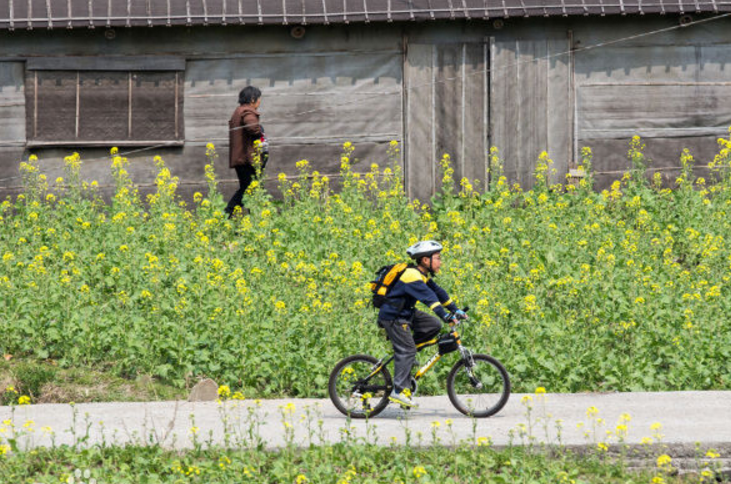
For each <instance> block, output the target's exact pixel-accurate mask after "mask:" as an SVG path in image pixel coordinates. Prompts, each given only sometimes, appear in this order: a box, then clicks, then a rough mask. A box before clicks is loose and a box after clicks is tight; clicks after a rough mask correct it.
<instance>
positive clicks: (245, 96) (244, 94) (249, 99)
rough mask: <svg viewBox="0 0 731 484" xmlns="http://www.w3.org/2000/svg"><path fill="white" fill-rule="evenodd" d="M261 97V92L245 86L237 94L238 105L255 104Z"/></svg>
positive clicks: (255, 88)
mask: <svg viewBox="0 0 731 484" xmlns="http://www.w3.org/2000/svg"><path fill="white" fill-rule="evenodd" d="M260 97H261V91H260V90H259V88H257V87H254V86H246V87H245V88H243V89H242V90H241V92H240V93H239V104H251V103H255V102H256V100H257V99H259V98H260Z"/></svg>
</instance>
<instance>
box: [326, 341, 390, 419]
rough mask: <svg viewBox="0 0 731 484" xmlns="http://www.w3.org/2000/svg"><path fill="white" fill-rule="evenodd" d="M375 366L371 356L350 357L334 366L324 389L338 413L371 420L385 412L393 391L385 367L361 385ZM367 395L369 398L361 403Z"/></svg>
mask: <svg viewBox="0 0 731 484" xmlns="http://www.w3.org/2000/svg"><path fill="white" fill-rule="evenodd" d="M377 363H378V360H377V359H376V358H374V357H372V356H370V355H352V356H348V357H346V358H343V359H342V360H340V361H339V362H338V363H337V364H336V365H335V367H334V368H333V370H332V372H330V379H329V381H328V385H327V388H328V393H329V395H330V400H331V401H332V402H333V405H335V408H337V409H338V411H340V413H342V414H343V415H347V416H349V417H351V418H366V417H368V418H370V417H375V416H376V415H378V414H379V413H381V412H382V411H383V409H384V408H386V406H387V405H388V396H389V395H390V393H391V389H392V388H393V384H392V380H391V374H390V373H389V371H388V368H386V367H385V365H384V366H383V368H381V370H380V371H379V372H378V373H376V374H375V375H374V376H373V377H372V378H371V379H370V380H369V381H368V382H365V381H364V379H365V378H366V377H368V375H369V374H370V373H371V372H372V371H373V369H374V367H375V365H376V364H377ZM374 379H375V380H374ZM341 391H342V392H343V393H344V394H343V395H341ZM368 393H370V394H371V398H365V399H364V398H363V396H364V395H366V394H368ZM344 397H345V398H344ZM373 402H375V405H374V404H373Z"/></svg>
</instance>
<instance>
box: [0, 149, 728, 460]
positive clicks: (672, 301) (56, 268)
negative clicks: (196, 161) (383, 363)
mask: <svg viewBox="0 0 731 484" xmlns="http://www.w3.org/2000/svg"><path fill="white" fill-rule="evenodd" d="M719 144H720V150H719V154H718V155H717V156H716V158H715V159H714V160H713V161H711V162H710V163H709V164H708V173H709V174H710V176H708V177H707V179H702V178H696V177H695V176H694V171H693V167H694V163H695V161H694V160H693V158H692V156H691V155H690V154H689V153H687V152H684V153H683V155H682V159H681V162H682V166H683V168H682V171H681V173H680V175H679V176H678V178H677V179H676V180H675V183H674V186H673V187H670V188H669V187H667V186H663V184H662V183H661V180H660V178H659V177H657V176H655V177H651V178H647V177H646V168H647V166H646V165H647V160H646V158H645V156H644V154H643V150H642V148H643V147H642V144H641V140H640V139H639V138H636V139H634V140H633V142H632V145H631V146H630V149H629V152H628V156H629V159H630V161H631V162H632V166H633V169H632V170H631V171H630V172H628V173H627V174H626V175H625V176H624V177H623V178H622V179H621V180H617V181H616V182H615V183H614V184H613V185H612V186H611V189H608V190H605V191H595V190H594V189H593V183H592V168H591V162H592V155H591V151H590V150H589V149H585V150H584V151H583V154H582V166H581V169H582V170H583V171H584V173H585V177H584V178H582V179H581V180H580V182H577V183H575V184H570V183H559V182H555V174H554V171H553V168H552V162H551V160H550V158H549V157H548V155H547V154H545V153H544V154H543V155H541V157H540V159H539V160H538V163H537V168H536V171H535V182H534V184H533V187H532V188H530V189H528V188H523V187H520V186H517V185H512V186H511V185H509V183H508V181H507V180H506V178H505V177H504V176H503V174H502V168H501V164H502V162H501V160H500V158H499V153H498V152H497V150H493V151H492V153H491V163H490V165H491V166H490V170H489V172H488V173H486V174H485V176H486V177H489V178H488V179H489V190H486V191H484V192H482V191H480V190H478V189H477V188H476V187H478V186H481V184H478V183H477V182H476V181H475V180H467V179H463V180H454V171H453V169H452V167H451V165H450V160H449V157H448V156H447V155H445V157H444V158H443V159H442V160H441V168H442V177H443V178H442V184H441V185H442V186H441V191H440V193H439V194H438V195H437V197H435V200H434V201H433V203H432V204H430V205H427V204H426V203H425V202H426V201H411V200H409V199H408V198H407V197H406V195H405V194H404V191H403V189H402V186H403V183H402V181H403V180H402V173H401V171H400V169H399V166H398V163H397V160H398V157H399V153H398V149H399V147H398V144H397V143H396V142H394V143H392V145H391V150H390V157H389V159H384V160H375V161H377V162H378V163H377V164H376V163H374V164H373V165H371V166H370V167H369V168H368V169H366V170H365V171H366V172H365V173H358V172H356V171H355V170H354V169H353V163H354V162H355V159H354V157H353V154H354V147H353V146H352V145H351V144H350V143H346V144H345V145H344V147H343V154H342V159H341V172H340V175H339V176H338V177H333V178H335V179H330V178H329V177H327V176H323V175H321V174H320V173H318V172H317V171H314V170H313V169H312V167H311V164H310V163H308V162H307V161H306V160H302V161H300V162H299V163H298V164H297V167H298V170H299V176H297V177H287V176H285V175H283V174H282V175H279V177H278V179H279V185H280V190H281V196H280V197H276V198H275V197H272V196H271V195H270V194H268V193H267V192H266V191H265V190H264V189H263V188H262V186H261V185H260V184H259V183H258V182H254V183H252V186H251V187H250V189H249V193H248V194H247V195H246V198H245V204H246V207H247V208H248V209H249V211H248V212H247V213H245V214H241V215H240V216H238V217H235V218H233V219H231V220H229V219H227V218H226V216H225V214H224V211H223V207H224V201H223V197H222V195H221V194H220V192H219V191H218V187H217V181H216V175H215V172H214V170H213V160H214V159H215V157H216V156H217V155H216V153H215V148H214V147H213V145H209V146H208V151H207V155H208V157H209V164H208V165H207V167H206V171H205V173H206V180H207V182H208V191H207V193H206V194H201V193H198V194H196V195H195V197H194V202H193V204H192V205H188V204H186V203H185V202H183V201H181V200H180V198H179V197H178V196H177V195H176V190H177V187H178V184H179V180H178V178H177V177H175V176H174V174H173V173H171V171H170V170H169V169H168V168H167V167H166V166H165V163H164V161H163V160H162V159H161V158H160V157H155V159H154V163H155V164H156V166H157V177H156V179H155V184H156V190H155V191H154V193H152V194H151V195H149V196H148V197H147V198H145V199H143V198H142V197H141V196H140V195H139V191H138V189H137V187H136V186H135V184H134V183H133V182H132V181H131V178H130V175H129V173H128V171H127V168H128V161H127V160H126V159H125V158H123V157H121V156H119V154H118V153H117V152H116V150H113V152H112V155H111V166H110V169H111V171H112V174H113V176H114V180H115V183H116V190H115V193H114V195H113V197H112V198H111V200H110V201H104V200H103V199H102V198H101V197H100V196H99V194H98V188H97V187H96V184H95V183H87V182H82V181H81V180H82V177H81V175H80V173H81V171H82V170H83V168H82V161H81V159H80V158H79V156H78V155H76V154H74V155H72V156H69V157H68V158H67V159H66V169H65V173H64V176H63V177H60V178H58V179H56V180H55V182H53V183H52V182H50V181H49V180H48V177H47V176H46V175H45V174H43V172H42V169H41V162H40V160H38V159H37V158H36V157H35V156H31V157H30V158H29V159H28V160H27V161H25V162H23V163H22V164H21V172H22V173H23V176H24V183H25V187H26V190H25V192H24V193H23V194H21V195H19V196H18V197H17V198H15V199H8V200H6V201H4V202H2V204H1V205H0V256H2V261H1V262H0V267H2V270H0V301H2V304H0V324H1V325H2V338H0V351H2V353H3V354H12V355H14V356H15V357H16V358H28V359H38V360H47V359H51V360H54V361H55V362H56V363H57V364H58V365H60V366H65V367H101V368H105V369H108V370H109V371H113V372H114V373H116V374H118V375H122V376H125V377H135V376H137V375H150V376H153V377H155V378H158V379H161V380H164V381H167V382H170V383H172V384H174V385H177V386H179V387H184V386H186V385H190V384H191V382H195V381H196V380H197V379H198V378H199V377H201V376H204V375H205V376H210V377H213V378H214V379H216V380H217V381H218V382H220V383H225V384H227V385H229V386H230V388H231V391H240V392H242V394H243V395H246V396H247V397H248V396H256V397H269V396H281V395H289V396H307V397H323V396H325V395H326V382H327V377H328V374H329V371H330V369H331V368H332V366H333V364H334V363H335V362H336V361H338V360H339V359H340V358H342V357H343V356H345V355H346V354H350V353H355V352H366V353H372V354H375V355H378V356H380V355H383V354H385V353H386V352H387V351H388V350H389V347H390V345H389V344H388V342H387V341H385V339H384V338H383V336H382V335H381V334H380V333H379V331H378V330H377V328H376V325H375V317H376V313H375V311H374V310H373V308H371V307H369V300H370V293H369V290H368V282H369V281H370V279H371V278H372V277H373V273H374V271H375V270H376V269H378V268H379V267H380V266H382V265H384V264H387V263H393V262H396V261H402V260H404V259H405V248H406V247H407V246H408V245H410V244H412V243H414V242H416V241H417V240H420V239H437V240H439V241H441V242H442V243H443V244H444V246H445V250H444V253H443V256H444V257H443V258H444V261H445V262H444V265H443V271H442V273H440V274H439V276H438V281H439V283H440V284H441V285H442V286H444V287H445V288H448V290H449V291H450V293H451V294H452V295H453V296H454V297H455V298H456V299H457V300H458V303H459V304H460V305H465V304H468V305H470V306H471V308H472V311H471V314H472V319H471V321H472V324H471V325H469V326H467V327H466V328H465V336H466V337H467V339H468V341H469V345H470V347H471V348H473V349H475V350H478V351H480V352H489V353H491V354H493V355H495V356H496V357H497V358H499V359H500V360H501V361H502V362H503V363H504V364H505V366H506V367H507V368H508V371H509V372H510V373H511V377H512V380H513V382H514V389H515V391H517V392H525V391H530V390H532V389H534V388H536V387H546V388H549V389H550V390H551V391H553V392H559V391H584V390H592V391H605V390H620V391H634V390H655V391H656V390H688V389H729V388H731V321H730V320H729V318H728V314H729V309H730V307H731V291H730V287H731V285H730V282H731V251H730V250H729V247H728V246H727V245H726V241H727V240H728V241H730V242H731V224H730V223H729V220H730V219H729V215H731V177H729V163H730V162H731V140H729V139H720V140H719ZM359 171H361V172H362V171H364V170H363V169H362V168H361V169H360V170H359ZM449 366H450V365H448V364H447V365H441V367H440V368H438V369H437V371H435V372H434V374H432V375H431V376H429V377H428V378H426V379H425V381H424V382H423V384H422V385H421V386H420V390H421V392H422V393H443V392H444V378H445V376H446V372H448V370H449ZM419 472H421V471H419Z"/></svg>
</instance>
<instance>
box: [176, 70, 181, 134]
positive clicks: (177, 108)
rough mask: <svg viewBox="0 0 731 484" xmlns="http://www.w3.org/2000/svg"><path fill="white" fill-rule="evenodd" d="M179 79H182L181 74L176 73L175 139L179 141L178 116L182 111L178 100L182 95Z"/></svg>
mask: <svg viewBox="0 0 731 484" xmlns="http://www.w3.org/2000/svg"><path fill="white" fill-rule="evenodd" d="M179 78H180V73H178V72H176V73H175V139H178V138H179V137H180V135H179V133H180V128H179V126H180V122H179V121H178V116H179V111H180V109H179V102H180V101H179V100H178V97H179V95H180V90H179V88H178V83H179V82H180V80H179Z"/></svg>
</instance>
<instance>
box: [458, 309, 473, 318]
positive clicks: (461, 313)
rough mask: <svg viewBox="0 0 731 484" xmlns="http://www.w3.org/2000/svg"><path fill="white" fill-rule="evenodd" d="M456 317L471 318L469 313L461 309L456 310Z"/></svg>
mask: <svg viewBox="0 0 731 484" xmlns="http://www.w3.org/2000/svg"><path fill="white" fill-rule="evenodd" d="M454 317H455V319H469V318H470V317H469V316H467V313H466V312H464V311H462V310H461V309H458V310H456V311H455V312H454Z"/></svg>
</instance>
